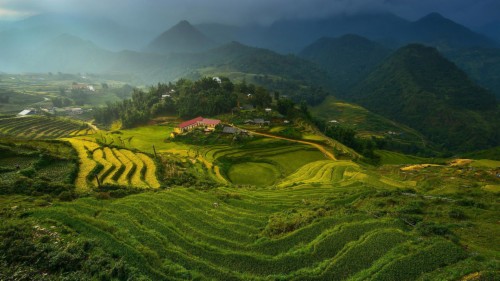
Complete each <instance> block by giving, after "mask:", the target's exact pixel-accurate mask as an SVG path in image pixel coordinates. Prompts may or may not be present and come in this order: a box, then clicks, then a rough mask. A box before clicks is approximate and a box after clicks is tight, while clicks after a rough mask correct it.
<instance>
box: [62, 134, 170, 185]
mask: <svg viewBox="0 0 500 281" xmlns="http://www.w3.org/2000/svg"><path fill="white" fill-rule="evenodd" d="M66 140H67V141H69V142H70V143H71V144H72V145H73V147H74V148H75V150H76V151H77V152H78V156H79V158H80V165H79V167H80V169H79V172H78V177H77V179H76V182H75V185H76V188H77V190H78V191H80V192H87V191H90V190H91V189H92V188H94V187H97V186H98V182H97V179H99V182H100V183H101V184H104V183H110V184H118V185H122V186H133V187H136V188H158V187H160V183H159V182H158V180H157V178H156V164H155V163H154V161H153V160H152V159H151V158H150V157H149V156H147V155H145V154H143V153H134V152H132V151H130V150H125V149H117V148H110V147H101V146H100V145H99V144H97V143H95V142H92V141H89V140H83V139H76V138H70V139H66ZM98 165H100V167H101V168H100V170H99V171H98V173H97V174H96V175H97V179H96V178H95V177H93V176H92V174H91V173H92V172H93V171H94V170H95V169H97V168H96V167H98ZM89 177H90V178H89Z"/></svg>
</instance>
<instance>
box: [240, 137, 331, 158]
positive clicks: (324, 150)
mask: <svg viewBox="0 0 500 281" xmlns="http://www.w3.org/2000/svg"><path fill="white" fill-rule="evenodd" d="M247 131H248V130H247ZM248 132H250V133H252V134H255V135H259V136H264V137H268V138H274V139H280V140H286V141H291V142H297V143H302V144H307V145H310V146H313V147H315V148H317V149H318V150H319V151H321V152H323V154H324V155H325V156H326V157H327V158H330V159H331V160H337V158H335V156H334V155H333V154H332V153H331V152H330V151H328V150H326V149H325V148H324V147H323V146H322V145H319V144H317V143H314V142H308V141H303V140H294V139H289V138H285V137H280V136H275V135H271V134H266V133H259V132H255V131H248Z"/></svg>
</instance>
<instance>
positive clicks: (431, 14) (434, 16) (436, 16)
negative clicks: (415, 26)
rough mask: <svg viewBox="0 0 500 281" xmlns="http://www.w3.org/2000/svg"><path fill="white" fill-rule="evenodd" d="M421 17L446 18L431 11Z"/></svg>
mask: <svg viewBox="0 0 500 281" xmlns="http://www.w3.org/2000/svg"><path fill="white" fill-rule="evenodd" d="M423 18H424V19H425V18H427V19H446V18H445V17H443V15H441V14H440V13H438V12H432V13H430V14H428V15H427V16H424V17H423Z"/></svg>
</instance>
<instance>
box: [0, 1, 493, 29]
mask: <svg viewBox="0 0 500 281" xmlns="http://www.w3.org/2000/svg"><path fill="white" fill-rule="evenodd" d="M380 11H386V12H392V13H395V14H397V15H399V16H402V17H404V18H408V19H411V20H415V19H417V18H419V17H421V16H423V15H425V14H428V13H430V12H439V13H441V14H443V15H444V16H446V17H448V18H451V19H453V20H455V21H458V22H460V23H463V24H465V25H468V26H479V25H482V24H485V23H488V22H492V21H499V20H500V0H0V20H16V19H22V18H25V17H27V16H30V15H34V14H40V13H48V12H50V13H70V14H84V15H95V16H105V17H109V18H111V19H113V20H116V21H118V22H120V23H128V24H134V25H139V26H141V27H147V26H153V25H163V26H165V25H172V24H175V23H176V22H178V21H179V20H182V19H187V20H189V21H191V22H193V23H204V22H220V23H229V24H247V23H255V22H257V23H260V24H269V23H271V22H273V21H275V20H278V19H282V18H321V17H326V16H330V15H335V14H352V13H358V12H365V13H366V12H380Z"/></svg>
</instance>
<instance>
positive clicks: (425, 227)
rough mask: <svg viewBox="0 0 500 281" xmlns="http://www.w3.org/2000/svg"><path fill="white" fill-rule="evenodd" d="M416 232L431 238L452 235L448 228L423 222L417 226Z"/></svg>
mask: <svg viewBox="0 0 500 281" xmlns="http://www.w3.org/2000/svg"><path fill="white" fill-rule="evenodd" d="M416 230H417V232H418V233H419V234H421V235H424V236H431V235H440V236H445V235H450V234H452V232H451V230H450V229H449V228H448V226H446V225H441V224H436V223H434V222H421V223H419V224H417V227H416Z"/></svg>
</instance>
